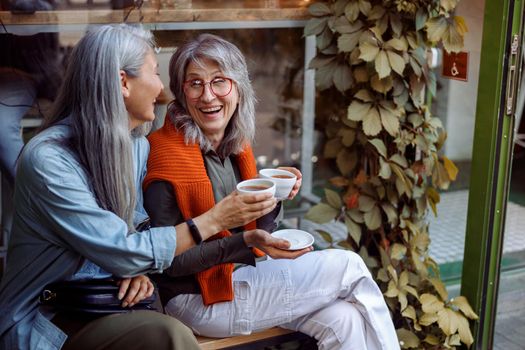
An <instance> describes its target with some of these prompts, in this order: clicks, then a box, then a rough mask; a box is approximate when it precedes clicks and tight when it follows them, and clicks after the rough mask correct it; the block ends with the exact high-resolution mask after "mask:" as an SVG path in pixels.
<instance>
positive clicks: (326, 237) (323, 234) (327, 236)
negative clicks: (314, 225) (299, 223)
mask: <svg viewBox="0 0 525 350" xmlns="http://www.w3.org/2000/svg"><path fill="white" fill-rule="evenodd" d="M315 231H316V232H317V233H319V235H320V236H321V237H322V238H323V239H324V240H325V241H326V242H327V243H330V244H332V243H333V242H334V240H333V238H332V235H330V234H329V233H328V232H326V231H323V230H315Z"/></svg>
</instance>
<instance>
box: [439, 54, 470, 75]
mask: <svg viewBox="0 0 525 350" xmlns="http://www.w3.org/2000/svg"><path fill="white" fill-rule="evenodd" d="M467 72H468V52H447V51H445V50H443V70H442V71H441V75H442V76H443V77H445V78H449V79H456V80H462V81H467Z"/></svg>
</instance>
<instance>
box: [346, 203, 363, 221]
mask: <svg viewBox="0 0 525 350" xmlns="http://www.w3.org/2000/svg"><path fill="white" fill-rule="evenodd" d="M359 197H361V196H359ZM346 214H348V216H349V217H350V218H351V219H352V220H353V221H355V222H357V223H358V224H362V223H364V222H365V219H364V218H363V213H362V212H361V211H360V210H359V209H358V208H354V209H349V210H347V211H346Z"/></svg>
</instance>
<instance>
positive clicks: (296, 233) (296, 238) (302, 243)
mask: <svg viewBox="0 0 525 350" xmlns="http://www.w3.org/2000/svg"><path fill="white" fill-rule="evenodd" d="M272 236H274V237H277V238H282V239H285V240H287V241H288V242H290V248H288V250H299V249H304V248H306V247H309V246H311V245H312V244H314V237H313V236H312V235H311V234H309V233H308V232H306V231H303V230H295V229H286V230H279V231H275V232H274V233H272Z"/></svg>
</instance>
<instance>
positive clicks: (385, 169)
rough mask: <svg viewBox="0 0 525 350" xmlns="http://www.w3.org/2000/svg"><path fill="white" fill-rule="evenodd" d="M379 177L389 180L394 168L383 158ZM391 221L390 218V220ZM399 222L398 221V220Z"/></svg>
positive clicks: (380, 160) (380, 161)
mask: <svg viewBox="0 0 525 350" xmlns="http://www.w3.org/2000/svg"><path fill="white" fill-rule="evenodd" d="M378 175H379V177H381V178H382V179H385V180H388V179H390V176H392V168H391V167H390V164H388V162H385V161H384V160H383V159H382V158H379V174H378ZM388 221H390V218H389V219H388ZM396 222H397V220H396Z"/></svg>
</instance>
